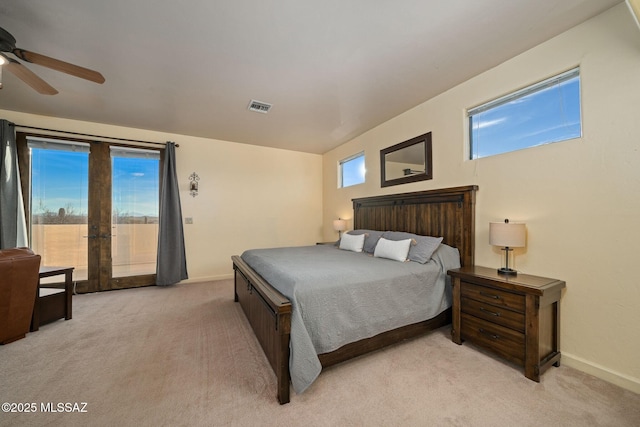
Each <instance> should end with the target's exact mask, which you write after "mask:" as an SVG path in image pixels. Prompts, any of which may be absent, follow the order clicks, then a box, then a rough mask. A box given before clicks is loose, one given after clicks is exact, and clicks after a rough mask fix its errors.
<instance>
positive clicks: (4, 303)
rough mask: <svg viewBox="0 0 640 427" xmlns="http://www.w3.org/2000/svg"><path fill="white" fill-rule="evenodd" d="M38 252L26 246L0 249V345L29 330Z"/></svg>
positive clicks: (34, 293)
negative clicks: (35, 252)
mask: <svg viewBox="0 0 640 427" xmlns="http://www.w3.org/2000/svg"><path fill="white" fill-rule="evenodd" d="M39 270H40V255H36V254H34V253H33V251H31V249H29V248H15V249H3V250H0V344H8V343H10V342H13V341H16V340H19V339H21V338H24V337H25V335H26V334H27V332H29V326H30V324H31V316H32V314H33V305H34V302H35V300H36V292H37V291H38V278H39V274H38V273H39Z"/></svg>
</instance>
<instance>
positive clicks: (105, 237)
mask: <svg viewBox="0 0 640 427" xmlns="http://www.w3.org/2000/svg"><path fill="white" fill-rule="evenodd" d="M112 236H113V234H106V233H105V234H103V235H101V236H100V238H101V239H108V238H109V237H112Z"/></svg>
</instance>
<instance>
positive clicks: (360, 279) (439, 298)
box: [242, 245, 460, 393]
mask: <svg viewBox="0 0 640 427" xmlns="http://www.w3.org/2000/svg"><path fill="white" fill-rule="evenodd" d="M242 259H243V260H244V261H245V262H247V264H249V265H250V266H251V267H252V268H253V269H254V270H255V271H256V272H257V273H258V274H260V275H261V276H262V277H263V278H264V279H265V280H267V281H268V282H269V283H270V284H271V285H272V286H273V287H275V288H276V289H278V290H279V291H280V292H281V293H282V294H283V295H285V296H286V297H287V298H289V300H290V301H291V305H292V309H293V310H292V316H291V341H290V342H291V344H290V360H289V370H290V372H291V382H292V384H293V388H294V390H295V391H296V392H297V393H302V392H303V391H304V390H306V389H307V387H309V386H310V385H311V383H313V381H315V379H316V378H317V377H318V375H319V374H320V371H321V370H322V365H321V364H320V361H319V359H318V357H317V355H318V354H322V353H327V352H330V351H333V350H336V349H338V348H340V347H341V346H343V345H345V344H348V343H351V342H355V341H358V340H360V339H363V338H369V337H372V336H374V335H377V334H379V333H382V332H385V331H388V330H391V329H395V328H399V327H401V326H406V325H409V324H412V323H417V322H421V321H423V320H427V319H430V318H432V317H435V316H436V315H438V314H440V313H441V312H442V311H444V310H446V309H447V308H448V307H450V306H451V289H450V287H449V286H447V285H446V280H447V275H446V273H447V270H448V269H450V268H456V267H459V266H460V256H459V253H458V250H457V249H454V248H451V247H449V246H446V245H440V247H439V248H438V249H437V250H436V252H435V253H434V254H433V257H432V259H431V260H430V261H429V262H427V263H426V264H419V263H416V262H411V261H409V262H398V261H392V260H387V259H382V258H374V257H372V256H371V255H367V254H364V253H355V252H349V251H344V250H340V249H338V248H337V247H335V246H330V245H316V246H304V247H295V248H274V249H253V250H248V251H246V252H244V253H243V254H242Z"/></svg>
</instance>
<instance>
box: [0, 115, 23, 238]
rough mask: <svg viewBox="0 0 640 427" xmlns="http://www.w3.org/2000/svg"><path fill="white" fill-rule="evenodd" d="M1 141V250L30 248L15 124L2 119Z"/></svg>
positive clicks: (0, 122)
mask: <svg viewBox="0 0 640 427" xmlns="http://www.w3.org/2000/svg"><path fill="white" fill-rule="evenodd" d="M0 141H2V149H1V150H0V249H6V248H16V247H26V246H28V240H27V224H26V221H25V216H24V203H23V199H22V187H21V185H20V172H19V170H18V152H17V148H16V130H15V126H14V125H13V123H11V122H9V121H7V120H0Z"/></svg>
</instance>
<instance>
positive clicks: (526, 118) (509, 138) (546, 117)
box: [469, 76, 582, 159]
mask: <svg viewBox="0 0 640 427" xmlns="http://www.w3.org/2000/svg"><path fill="white" fill-rule="evenodd" d="M469 120H470V128H471V155H470V158H472V159H477V158H481V157H487V156H492V155H495V154H500V153H506V152H509V151H515V150H520V149H523V148H528V147H534V146H538V145H543V144H549V143H552V142H559V141H564V140H567V139H572V138H578V137H580V136H581V135H582V130H581V129H582V126H581V121H580V77H579V76H575V77H572V78H570V79H568V80H565V81H563V82H560V83H558V84H555V85H553V86H549V87H546V88H544V89H541V90H539V91H536V92H533V93H529V94H527V95H525V96H522V97H519V98H515V99H512V100H510V101H508V102H506V103H503V104H499V105H497V106H495V107H491V108H489V109H487V110H485V111H482V112H479V113H475V114H472V115H471V116H470V118H469Z"/></svg>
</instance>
